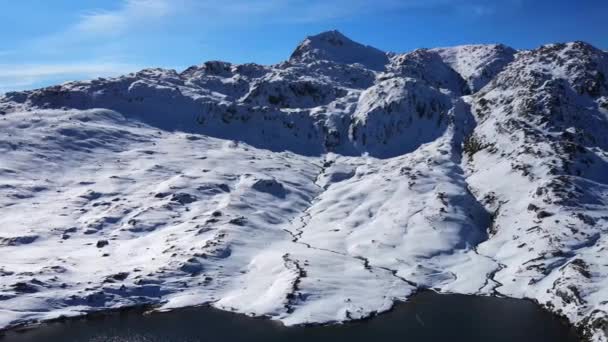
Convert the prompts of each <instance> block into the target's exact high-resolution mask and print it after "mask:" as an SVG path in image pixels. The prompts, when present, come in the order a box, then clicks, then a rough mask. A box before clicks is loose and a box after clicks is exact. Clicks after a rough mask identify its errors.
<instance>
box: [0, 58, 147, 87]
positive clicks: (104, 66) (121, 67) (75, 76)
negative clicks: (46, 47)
mask: <svg viewBox="0 0 608 342" xmlns="http://www.w3.org/2000/svg"><path fill="white" fill-rule="evenodd" d="M138 69H141V67H139V66H137V65H131V64H123V63H108V62H87V63H66V64H17V65H15V64H0V84H1V86H0V93H3V92H6V91H11V90H20V89H27V88H32V87H37V86H39V85H43V84H44V83H45V81H47V80H63V81H66V80H80V79H90V78H95V77H100V76H116V75H121V74H126V73H129V72H132V71H136V70H138Z"/></svg>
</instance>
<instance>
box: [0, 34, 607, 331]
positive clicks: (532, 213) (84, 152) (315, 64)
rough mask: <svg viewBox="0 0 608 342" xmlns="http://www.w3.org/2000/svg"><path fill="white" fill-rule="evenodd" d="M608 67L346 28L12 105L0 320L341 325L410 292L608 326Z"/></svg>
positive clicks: (597, 54) (50, 91)
mask: <svg viewBox="0 0 608 342" xmlns="http://www.w3.org/2000/svg"><path fill="white" fill-rule="evenodd" d="M606 75H608V55H607V54H606V53H605V52H603V51H601V50H598V49H596V48H594V47H592V46H590V45H588V44H585V43H581V42H574V43H568V44H554V45H547V46H543V47H540V48H538V49H536V50H530V51H515V50H513V49H511V48H508V47H505V46H503V45H470V46H460V47H453V48H437V49H428V50H416V51H413V52H409V53H405V54H387V53H384V52H382V51H380V50H377V49H375V48H373V47H369V46H365V45H361V44H359V43H356V42H353V41H352V40H350V39H348V38H346V37H344V36H343V35H342V34H340V33H339V32H337V31H331V32H325V33H322V34H320V35H317V36H312V37H308V38H306V39H305V40H304V41H303V42H302V43H301V44H300V45H299V46H298V47H297V48H296V50H295V51H294V53H293V54H292V56H291V58H290V59H289V60H288V61H286V62H283V63H280V64H277V65H271V66H263V65H255V64H243V65H234V64H230V63H226V62H218V61H211V62H206V63H204V64H202V65H200V66H193V67H190V68H188V69H186V70H185V71H183V72H181V73H178V72H176V71H174V70H164V69H146V70H142V71H140V72H138V73H135V74H129V75H125V76H122V77H118V78H112V79H96V80H92V81H84V82H70V83H66V84H63V85H59V86H54V87H49V88H44V89H38V90H32V91H24V92H13V93H7V94H5V96H4V97H2V98H0V114H1V115H0V131H2V132H4V133H5V134H3V135H1V136H0V194H1V196H0V212H1V213H2V214H3V215H1V216H2V217H1V218H0V223H1V226H2V227H3V228H2V229H0V260H3V262H2V263H0V309H2V313H0V326H3V327H7V326H11V325H14V324H18V323H21V322H25V321H31V320H36V319H49V318H53V317H57V316H59V315H76V314H79V313H82V312H86V311H91V310H98V309H103V308H108V307H117V306H126V305H133V304H140V303H158V304H160V305H162V307H163V308H172V307H180V306H187V305H195V304H201V303H211V304H212V305H214V306H216V307H219V308H223V309H227V310H234V311H238V312H242V313H245V314H249V315H260V316H261V315H264V316H269V317H271V318H274V319H279V320H282V321H283V322H285V323H286V324H300V323H311V322H336V321H343V320H348V319H356V318H363V317H366V316H369V315H370V314H372V313H374V312H378V311H383V310H387V309H388V308H390V307H391V305H392V303H393V302H394V301H395V300H400V299H401V300H402V299H406V298H407V297H408V296H409V295H411V294H412V293H414V292H415V291H416V290H417V289H420V288H433V289H436V290H438V291H445V292H457V293H468V294H481V295H491V294H500V295H505V296H511V297H517V298H521V297H527V298H532V299H535V300H537V301H538V302H539V303H541V304H542V305H544V306H546V307H547V308H548V309H549V310H552V311H554V312H556V313H559V314H562V315H564V316H566V317H567V318H568V319H569V320H570V321H571V322H572V323H574V324H575V325H577V326H578V327H579V328H580V329H581V332H582V333H583V334H584V335H585V337H586V338H588V339H589V340H594V341H606V339H607V337H606V336H607V335H606V329H607V328H606V327H607V321H606V320H607V313H606V312H607V311H608V302H607V301H606V298H608V264H606V262H605V261H604V260H605V259H606V258H607V257H608V235H607V234H608V233H607V231H606V230H607V227H608V165H607V164H606V163H607V162H608V154H607V150H608V138H607V135H606V132H608V127H607V125H608V83H607V80H606Z"/></svg>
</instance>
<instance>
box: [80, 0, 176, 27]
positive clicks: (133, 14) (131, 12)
mask: <svg viewBox="0 0 608 342" xmlns="http://www.w3.org/2000/svg"><path fill="white" fill-rule="evenodd" d="M181 4H182V1H180V0H178V1H169V0H125V1H124V2H123V4H122V6H121V7H120V8H119V9H117V10H113V11H109V10H96V11H91V12H89V13H85V14H84V15H82V17H81V19H80V21H79V22H78V23H76V24H75V25H74V26H73V27H72V28H71V30H72V31H73V32H72V33H75V34H88V35H112V34H120V33H124V32H126V31H127V30H128V29H129V28H131V27H133V26H137V25H146V24H148V23H150V22H154V21H157V20H159V19H162V18H166V17H169V16H170V15H171V14H173V13H175V12H176V9H177V8H178V7H179V6H180V5H181Z"/></svg>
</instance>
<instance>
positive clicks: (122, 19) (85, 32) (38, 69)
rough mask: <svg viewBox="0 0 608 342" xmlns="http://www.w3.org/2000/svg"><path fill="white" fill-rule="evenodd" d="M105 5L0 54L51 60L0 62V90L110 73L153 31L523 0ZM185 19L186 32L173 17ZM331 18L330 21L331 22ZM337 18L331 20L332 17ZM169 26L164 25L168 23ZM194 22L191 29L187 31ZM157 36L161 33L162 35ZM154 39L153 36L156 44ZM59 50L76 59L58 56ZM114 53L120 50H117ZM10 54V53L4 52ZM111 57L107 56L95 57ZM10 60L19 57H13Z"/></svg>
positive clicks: (460, 8)
mask: <svg viewBox="0 0 608 342" xmlns="http://www.w3.org/2000/svg"><path fill="white" fill-rule="evenodd" d="M117 1H119V2H118V6H117V7H115V8H113V9H90V10H88V11H86V12H83V13H82V14H81V15H80V16H78V17H77V20H76V21H74V22H72V23H67V26H66V28H65V29H63V30H60V31H58V32H52V33H50V34H48V35H45V36H42V37H35V38H33V39H31V40H29V41H24V42H23V44H22V46H19V47H16V48H14V49H12V50H0V57H7V56H10V57H15V56H29V57H30V58H32V59H30V60H31V61H37V62H39V61H45V60H55V61H59V63H55V64H53V63H49V64H44V63H35V64H27V65H23V64H12V65H6V64H5V65H2V64H0V85H1V86H0V92H2V91H7V90H12V89H24V88H30V87H34V86H38V85H46V84H50V83H51V82H53V83H55V82H58V81H61V80H68V79H81V78H90V77H96V76H110V75H116V74H120V73H124V72H127V71H133V70H135V69H136V68H137V66H136V65H134V64H138V63H133V61H137V60H138V57H141V53H142V51H140V50H142V47H143V48H145V46H146V45H145V43H142V44H141V45H137V46H138V47H137V48H135V47H133V44H134V43H138V42H139V40H140V38H142V39H144V40H145V39H149V40H150V38H151V37H154V35H155V34H164V35H167V36H171V35H173V36H175V37H179V38H181V37H182V34H186V38H184V41H187V39H188V38H187V36H188V35H191V37H192V39H193V40H195V41H200V39H204V37H205V36H210V35H213V34H215V32H217V31H218V30H222V29H225V28H231V29H233V28H235V27H238V28H239V29H243V28H248V27H253V26H254V25H273V24H281V25H284V24H290V23H296V24H302V23H305V24H310V23H332V24H334V23H336V22H337V21H339V20H345V19H357V20H359V18H361V20H364V19H365V17H367V16H369V15H372V14H378V13H382V12H391V13H393V12H396V11H408V10H415V9H423V10H424V9H426V10H429V11H432V12H437V13H446V10H447V11H451V12H457V13H460V14H463V13H464V14H465V15H472V16H484V15H490V14H492V13H494V12H495V11H496V9H497V8H499V7H500V6H507V5H509V4H511V5H513V4H516V3H521V1H523V0H374V1H370V0H117ZM182 23H190V26H187V27H188V28H189V30H188V29H187V30H186V31H187V32H184V29H183V28H181V30H182V31H180V28H179V26H180V24H182ZM332 26H334V25H332ZM336 26H337V25H336ZM176 27H178V28H177V30H176V31H172V30H171V29H172V28H173V29H175V28H176ZM190 30H194V31H195V32H190ZM164 39H167V38H166V37H165V38H164ZM163 42H164V41H162V40H160V41H159V43H160V44H163ZM65 56H70V57H69V59H70V60H76V61H77V62H76V63H73V64H72V63H66V62H65V60H66V58H65ZM117 56H120V57H117ZM12 60H15V59H14V58H12ZM100 60H102V61H108V60H112V61H115V62H111V63H106V62H99V61H100ZM18 63H21V61H19V62H18Z"/></svg>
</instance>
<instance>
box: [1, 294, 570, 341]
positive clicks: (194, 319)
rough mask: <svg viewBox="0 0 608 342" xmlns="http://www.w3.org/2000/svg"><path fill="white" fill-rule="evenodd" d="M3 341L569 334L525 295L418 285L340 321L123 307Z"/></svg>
mask: <svg viewBox="0 0 608 342" xmlns="http://www.w3.org/2000/svg"><path fill="white" fill-rule="evenodd" d="M2 337H3V338H0V340H1V341H11V342H12V341H15V342H26V341H27V342H37V341H65V342H68V341H79V342H80V341H91V342H94V341H121V342H127V341H128V342H135V341H137V342H144V341H146V342H148V341H150V342H156V341H180V342H185V341H231V342H232V341H265V342H268V341H290V342H295V341H315V342H321V341H351V342H352V341H381V340H383V341H384V340H387V341H388V340H401V341H406V340H407V341H427V342H433V341H467V342H475V341H484V342H485V341H494V342H500V341H505V342H507V341H509V342H510V341H517V342H527V341H530V342H543V341H547V342H548V341H551V342H562V341H563V342H566V341H567V342H571V341H572V342H574V341H578V339H577V337H576V335H575V334H574V332H573V331H572V329H570V328H569V327H567V326H565V325H564V324H563V323H562V322H561V321H560V320H559V319H557V318H555V317H554V316H553V315H551V314H549V313H547V312H545V311H543V310H542V309H540V308H539V307H538V306H537V305H535V304H534V303H532V302H530V301H526V300H515V299H502V298H494V297H476V296H465V295H439V294H435V293H433V292H423V293H420V294H418V295H416V296H415V297H413V298H412V299H411V300H410V301H408V302H407V303H400V304H398V305H396V306H395V308H394V310H392V311H390V312H388V313H385V314H382V315H379V316H377V317H375V318H372V319H368V320H364V321H359V322H353V323H347V324H342V325H330V326H316V327H284V326H282V325H281V324H280V323H278V322H275V321H270V320H265V319H256V318H250V317H247V316H244V315H240V314H234V313H230V312H225V311H220V310H217V309H213V308H208V307H199V308H186V309H179V310H176V311H172V312H165V313H153V314H149V315H141V311H139V310H130V311H123V312H120V313H113V314H108V315H102V316H99V317H95V318H90V319H74V320H67V321H64V322H53V323H49V324H45V325H42V326H39V327H37V328H34V329H27V330H23V331H21V332H16V331H10V332H7V333H5V335H4V336H2Z"/></svg>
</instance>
